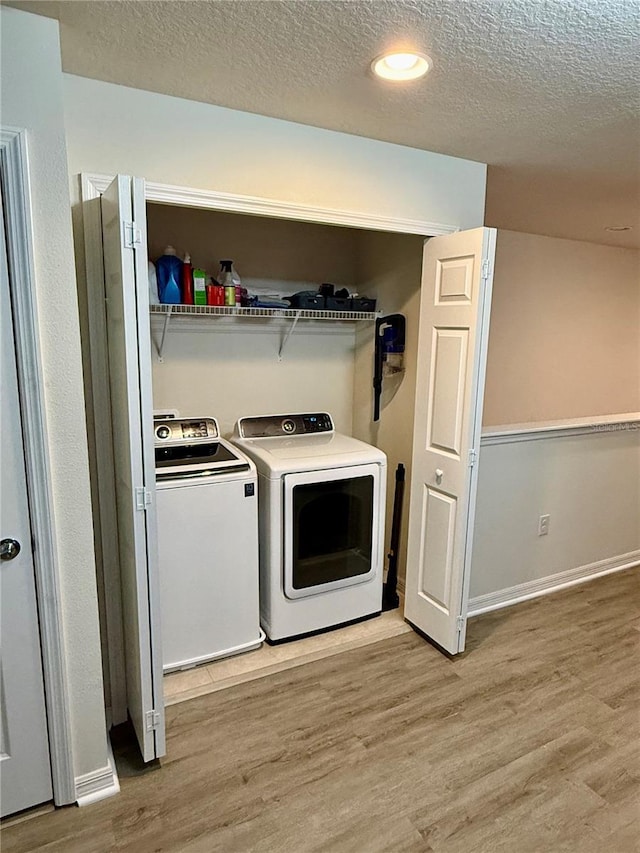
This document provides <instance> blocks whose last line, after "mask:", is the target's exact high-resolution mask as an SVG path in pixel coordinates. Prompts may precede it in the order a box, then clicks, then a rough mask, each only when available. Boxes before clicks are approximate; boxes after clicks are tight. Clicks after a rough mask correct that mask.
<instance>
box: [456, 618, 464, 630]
mask: <svg viewBox="0 0 640 853" xmlns="http://www.w3.org/2000/svg"><path fill="white" fill-rule="evenodd" d="M463 628H464V616H458V617H457V619H456V629H457V631H458V634H461V633H462V629H463Z"/></svg>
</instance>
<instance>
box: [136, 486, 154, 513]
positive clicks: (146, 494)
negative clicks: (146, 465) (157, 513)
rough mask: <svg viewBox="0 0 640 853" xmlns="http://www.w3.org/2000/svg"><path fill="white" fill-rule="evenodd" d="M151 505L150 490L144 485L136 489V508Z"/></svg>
mask: <svg viewBox="0 0 640 853" xmlns="http://www.w3.org/2000/svg"><path fill="white" fill-rule="evenodd" d="M149 506H151V492H150V491H149V489H145V487H144V486H141V487H140V488H138V489H136V509H140V510H145V509H147V507H149Z"/></svg>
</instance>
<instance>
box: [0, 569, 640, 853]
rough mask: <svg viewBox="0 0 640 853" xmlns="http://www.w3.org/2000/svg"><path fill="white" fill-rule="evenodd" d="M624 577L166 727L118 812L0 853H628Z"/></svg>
mask: <svg viewBox="0 0 640 853" xmlns="http://www.w3.org/2000/svg"><path fill="white" fill-rule="evenodd" d="M639 582H640V573H639V572H638V571H636V570H629V571H626V572H621V573H619V574H616V575H610V576H608V577H605V578H602V579H600V580H597V581H594V582H592V583H589V584H585V585H583V586H578V587H574V588H572V589H569V590H566V591H564V592H561V593H558V594H556V595H553V596H548V597H545V598H541V599H537V600H535V601H531V602H527V603H524V604H520V605H518V606H516V607H513V608H510V609H508V610H502V611H497V612H495V613H490V614H486V615H484V616H481V617H478V618H477V619H474V620H472V621H471V623H470V625H469V631H468V647H467V651H466V652H465V654H464V655H463V656H460V657H458V658H456V659H449V658H447V657H445V656H444V655H442V654H441V653H440V652H438V651H437V650H436V649H435V648H433V647H432V646H431V645H429V644H428V643H426V642H425V641H424V640H423V639H422V638H421V637H419V636H418V635H417V634H414V633H410V634H403V635H401V636H398V637H394V638H392V639H387V640H383V641H381V642H379V643H376V644H374V645H369V646H367V647H365V648H361V649H356V650H352V651H347V652H345V653H344V654H341V655H336V656H334V657H330V658H326V659H324V660H320V661H315V662H313V663H309V664H306V665H304V666H301V667H298V668H296V669H290V670H287V671H285V672H281V673H279V674H277V675H272V676H269V677H266V678H262V679H260V680H258V681H253V682H251V683H248V684H243V685H240V686H237V687H232V688H230V689H228V690H224V691H220V692H217V693H213V694H211V695H207V696H202V697H200V698H197V699H193V700H191V701H188V702H184V703H181V704H177V705H174V706H172V707H170V708H168V709H167V735H168V755H167V757H166V758H165V759H163V760H162V768H161V769H159V770H158V769H151V770H148V769H147V770H145V769H143V768H142V767H141V766H140V765H139V764H137V763H136V761H135V760H134V759H133V758H132V754H131V753H130V752H128V751H127V749H126V748H121V749H120V750H119V752H120V764H119V766H120V773H121V775H120V782H121V786H122V793H121V794H120V796H118V797H114V798H112V799H109V800H104V801H102V802H100V803H98V804H96V805H94V806H90V807H87V808H84V809H78V808H75V807H71V808H67V809H60V810H57V811H56V812H55V813H53V814H47V815H43V816H41V817H37V818H34V819H33V820H30V821H26V822H23V823H20V824H17V825H15V826H10V827H8V828H6V829H5V830H4V832H3V837H2V851H3V853H18V851H47V853H57V851H60V853H62V852H63V851H64V853H92V851H95V853H103V852H104V851H119V850H126V851H136V852H137V853H146V851H185V853H214V851H220V852H221V853H236V851H237V853H253V851H256V853H258V851H265V853H266V851H274V853H305V851H329V853H343V852H344V853H346V851H351V853H378V851H391V853H404V852H405V851H435V853H474V851H480V852H481V853H489V851H490V853H494V851H495V852H496V853H497V851H505V853H506V851H509V853H528V851H531V853H561V851H568V853H569V852H570V853H633V851H640V761H639V759H640V737H639V735H640V714H639V705H638V699H639V698H640V666H639V655H638V651H639V648H638V647H639V645H640V601H639V596H638V593H639Z"/></svg>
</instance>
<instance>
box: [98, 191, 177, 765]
mask: <svg viewBox="0 0 640 853" xmlns="http://www.w3.org/2000/svg"><path fill="white" fill-rule="evenodd" d="M102 228H103V248H104V267H105V292H106V299H107V337H108V349H109V378H110V388H111V420H112V429H113V446H114V460H115V478H116V500H117V517H118V542H119V552H120V553H119V557H120V572H121V583H122V614H123V634H124V651H125V670H126V682H127V705H128V709H129V716H130V718H131V721H132V723H133V726H134V728H135V731H136V735H137V738H138V742H139V744H140V750H141V752H142V755H143V758H144V760H145V761H151V760H152V759H153V758H157V757H159V756H160V755H164V752H165V734H164V702H163V693H162V647H161V635H160V595H159V578H158V560H157V536H156V531H157V524H156V506H155V464H154V451H153V405H152V398H151V340H150V333H149V285H148V275H147V263H148V261H147V243H146V216H145V201H144V182H143V181H142V180H140V179H139V178H129V177H124V176H122V175H119V176H118V177H117V178H115V180H114V181H113V182H112V183H111V184H110V186H109V187H108V188H107V189H106V190H105V192H104V194H103V196H102Z"/></svg>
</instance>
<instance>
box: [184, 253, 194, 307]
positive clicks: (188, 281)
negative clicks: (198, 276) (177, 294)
mask: <svg viewBox="0 0 640 853" xmlns="http://www.w3.org/2000/svg"><path fill="white" fill-rule="evenodd" d="M182 301H183V303H184V304H185V305H193V266H192V265H191V255H190V254H189V253H188V252H187V254H186V255H185V256H184V261H183V264H182Z"/></svg>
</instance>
